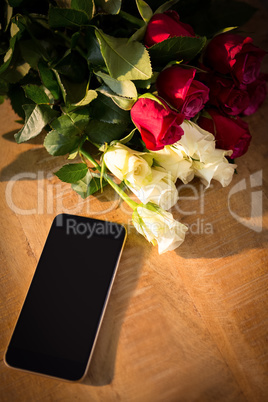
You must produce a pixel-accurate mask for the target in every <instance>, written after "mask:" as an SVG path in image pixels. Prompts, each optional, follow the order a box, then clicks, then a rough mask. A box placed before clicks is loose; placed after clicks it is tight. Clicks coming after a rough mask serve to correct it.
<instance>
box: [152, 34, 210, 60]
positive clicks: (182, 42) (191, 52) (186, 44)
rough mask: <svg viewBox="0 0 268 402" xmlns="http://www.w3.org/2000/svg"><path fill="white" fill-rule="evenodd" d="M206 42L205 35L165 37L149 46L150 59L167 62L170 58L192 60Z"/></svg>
mask: <svg viewBox="0 0 268 402" xmlns="http://www.w3.org/2000/svg"><path fill="white" fill-rule="evenodd" d="M205 44H206V38H205V37H194V38H193V37H190V36H181V37H173V38H168V39H165V40H164V41H163V42H160V43H156V44H155V45H153V46H151V47H150V48H149V53H150V56H151V58H152V61H153V62H154V63H157V64H161V65H163V64H167V63H169V62H170V61H172V60H183V61H189V60H192V59H193V58H194V57H195V56H196V55H197V54H198V53H200V52H201V50H202V49H203V47H204V46H205Z"/></svg>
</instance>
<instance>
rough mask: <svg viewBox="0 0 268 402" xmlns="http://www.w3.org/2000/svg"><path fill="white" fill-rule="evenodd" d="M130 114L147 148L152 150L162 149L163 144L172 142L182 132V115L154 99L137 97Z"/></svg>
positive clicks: (179, 136)
mask: <svg viewBox="0 0 268 402" xmlns="http://www.w3.org/2000/svg"><path fill="white" fill-rule="evenodd" d="M130 114H131V118H132V121H133V123H134V124H135V126H136V127H137V128H138V130H139V131H140V133H141V137H142V139H143V141H144V142H145V145H146V147H147V149H150V150H152V151H157V150H159V149H162V148H164V146H165V145H169V144H174V143H175V142H177V141H179V139H180V138H181V136H182V135H183V133H184V132H183V129H182V128H181V127H180V124H181V123H182V122H183V119H184V117H183V115H181V114H179V113H176V112H174V111H173V110H171V109H170V108H169V107H168V106H167V105H164V106H163V105H161V104H160V103H158V102H157V101H155V100H152V99H148V98H140V99H138V101H137V102H136V103H135V104H134V106H133V107H132V109H131V111H130Z"/></svg>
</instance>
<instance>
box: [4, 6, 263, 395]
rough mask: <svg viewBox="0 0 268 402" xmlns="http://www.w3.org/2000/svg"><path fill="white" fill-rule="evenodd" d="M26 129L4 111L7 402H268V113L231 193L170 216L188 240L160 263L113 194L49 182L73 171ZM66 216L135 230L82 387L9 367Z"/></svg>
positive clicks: (258, 20) (257, 118) (192, 191)
mask: <svg viewBox="0 0 268 402" xmlns="http://www.w3.org/2000/svg"><path fill="white" fill-rule="evenodd" d="M266 25H267V14H266V15H265V12H264V11H262V12H260V11H259V12H257V13H256V15H255V17H254V18H253V20H252V21H251V22H250V23H248V24H247V28H248V30H249V32H252V31H254V29H253V28H254V27H256V26H258V27H259V28H258V30H257V33H256V34H255V38H256V44H258V45H259V46H262V47H264V48H265V47H266V49H267V36H265V35H267V27H266ZM265 64H266V67H267V59H266V62H265ZM16 119H17V117H16V115H15V114H14V113H13V112H12V109H11V107H10V104H9V102H8V101H6V102H5V103H4V104H3V105H1V106H0V121H1V126H0V132H1V143H0V144H1V146H0V149H1V166H2V171H1V183H0V185H1V192H0V197H1V203H0V208H1V220H0V234H1V237H0V245H1V271H0V301H1V304H0V323H1V324H0V325H1V326H0V353H1V362H0V401H1V402H2V401H5V402H16V401H19V402H21V401H27V402H28V401H39V400H44V401H60V400H62V401H92V402H93V401H99V402H106V401H107V402H109V401H127V402H130V401H138V402H151V401H152V402H160V401H161V402H178V401H183V402H184V401H205V402H209V401H224V402H226V401H235V402H240V401H265V400H267V398H268V389H267V385H268V381H267V366H268V364H267V363H268V348H267V329H268V328H267V327H268V326H267V289H268V285H267V265H268V252H267V229H268V214H267V206H268V203H267V127H268V101H266V102H265V104H264V105H263V106H262V107H261V109H259V111H258V112H257V113H256V114H255V115H254V116H251V117H250V118H248V119H247V120H248V121H249V124H250V128H251V132H252V135H253V140H252V144H251V146H250V149H249V152H248V153H247V154H246V155H244V156H243V157H241V158H240V159H238V160H237V163H238V169H237V171H238V174H237V175H235V176H234V179H233V181H232V183H231V184H230V186H229V187H227V188H222V187H221V185H220V184H219V183H217V182H214V183H213V186H212V188H210V189H208V190H207V191H206V192H204V188H203V187H202V186H201V185H200V182H199V181H198V180H194V182H193V186H190V187H185V186H181V187H180V195H181V200H180V202H179V204H178V206H179V207H174V208H173V210H172V212H173V213H174V216H175V217H176V218H177V219H179V220H181V221H182V222H184V223H186V224H188V225H189V227H190V230H189V234H187V236H186V240H185V242H184V243H183V245H182V246H181V247H180V248H179V249H177V250H176V251H173V252H169V253H167V254H163V255H161V256H159V255H158V252H157V249H156V248H154V247H153V246H151V245H150V244H148V243H147V242H146V241H145V240H144V239H143V238H142V237H141V236H140V235H139V234H138V233H137V232H136V231H135V230H134V229H133V227H132V226H131V225H130V224H129V223H130V220H131V213H130V210H129V208H128V207H127V206H126V204H125V203H121V202H119V200H118V199H117V198H116V197H115V195H114V193H113V191H112V190H111V189H108V188H106V189H105V191H104V192H103V193H102V194H100V195H99V196H98V197H97V198H93V197H90V199H88V200H85V201H83V200H82V199H79V197H78V196H77V195H76V193H74V192H73V191H72V190H71V187H70V185H68V184H64V183H61V182H60V181H59V180H58V179H57V177H55V176H53V175H52V174H51V172H53V171H56V170H57V169H58V168H59V167H60V166H61V165H62V163H64V162H65V159H64V158H54V157H51V156H50V155H49V154H48V153H47V152H46V150H45V149H44V148H43V147H42V145H41V144H42V138H37V139H35V140H33V141H31V143H25V144H21V145H17V144H16V143H15V142H14V139H13V136H14V133H15V132H16V131H18V129H19V128H20V127H21V126H20V124H19V123H16V121H15V120H16ZM178 185H179V184H178ZM251 207H252V208H253V210H251ZM62 211H65V212H70V213H76V214H79V215H89V216H94V217H97V218H100V219H103V218H104V219H107V220H111V221H116V222H121V223H124V224H129V234H128V240H127V243H126V246H125V250H124V253H123V257H122V260H121V263H120V267H119V271H118V275H117V277H116V280H115V283H114V287H113V290H112V293H111V298H110V302H109V305H108V308H107V311H106V314H105V318H104V321H103V325H102V328H101V331H100V336H99V339H98V343H97V347H96V349H95V353H94V357H93V361H92V365H91V369H90V373H89V376H88V378H87V380H86V381H85V382H84V383H82V384H69V383H65V382H61V381H57V380H53V379H47V378H43V377H40V376H35V375H30V374H26V373H20V372H17V371H15V370H12V369H9V368H7V367H5V365H4V363H3V360H2V357H3V354H4V350H5V348H6V346H7V344H8V341H9V339H10V336H11V333H12V330H13V328H14V325H15V322H16V319H17V317H18V314H19V311H20V308H21V306H22V303H23V300H24V298H25V295H26V292H27V290H28V287H29V284H30V282H31V279H32V276H33V273H34V270H35V267H36V264H37V261H38V259H39V256H40V254H41V250H42V248H43V245H44V242H45V239H46V236H47V234H48V231H49V228H50V225H51V222H52V220H53V218H54V216H55V215H56V214H57V213H60V212H62ZM254 215H256V216H254Z"/></svg>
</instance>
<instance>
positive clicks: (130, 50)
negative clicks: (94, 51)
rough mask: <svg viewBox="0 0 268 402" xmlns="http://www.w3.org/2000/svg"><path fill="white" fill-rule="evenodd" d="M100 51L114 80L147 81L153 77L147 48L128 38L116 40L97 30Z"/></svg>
mask: <svg viewBox="0 0 268 402" xmlns="http://www.w3.org/2000/svg"><path fill="white" fill-rule="evenodd" d="M95 33H96V36H97V39H98V41H99V43H100V49H101V53H102V56H103V58H104V61H105V64H106V66H107V68H108V71H109V74H110V75H111V77H112V78H115V79H118V80H147V79H148V78H150V77H151V75H152V67H151V63H150V57H149V54H148V52H147V50H146V49H145V47H144V46H143V45H142V44H141V43H139V42H135V41H131V42H129V41H128V39H127V38H115V37H113V36H110V35H106V34H104V32H103V31H102V30H100V29H99V30H96V32H95Z"/></svg>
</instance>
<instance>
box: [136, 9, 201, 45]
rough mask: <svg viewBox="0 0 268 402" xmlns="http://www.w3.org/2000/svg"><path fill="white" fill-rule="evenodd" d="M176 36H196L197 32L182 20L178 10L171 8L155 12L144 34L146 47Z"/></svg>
mask: <svg viewBox="0 0 268 402" xmlns="http://www.w3.org/2000/svg"><path fill="white" fill-rule="evenodd" d="M174 36H195V33H194V31H193V28H192V27H191V26H190V25H188V24H184V23H183V22H181V21H180V17H179V15H178V13H177V12H176V11H172V10H170V11H166V12H165V13H163V14H155V15H154V16H153V17H152V18H151V19H150V21H149V23H148V25H147V30H146V33H145V36H144V43H145V46H146V47H150V46H153V45H154V44H155V43H159V42H163V40H165V39H168V38H173V37H174Z"/></svg>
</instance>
